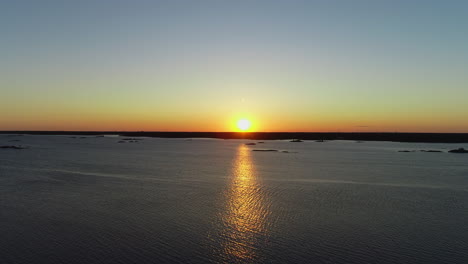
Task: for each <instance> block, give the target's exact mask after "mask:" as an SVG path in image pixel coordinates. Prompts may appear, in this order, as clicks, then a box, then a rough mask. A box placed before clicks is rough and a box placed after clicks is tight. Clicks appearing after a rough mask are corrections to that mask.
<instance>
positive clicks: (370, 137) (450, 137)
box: [0, 131, 468, 143]
mask: <svg viewBox="0 0 468 264" xmlns="http://www.w3.org/2000/svg"><path fill="white" fill-rule="evenodd" d="M0 134H24V135H84V136H99V135H120V136H125V137H159V138H218V139H253V140H285V139H302V140H355V141H393V142H419V143H468V133H390V132H388V133H377V132H370V133H364V132H244V133H243V132H119V131H0Z"/></svg>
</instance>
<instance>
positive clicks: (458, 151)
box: [449, 148, 468, 153]
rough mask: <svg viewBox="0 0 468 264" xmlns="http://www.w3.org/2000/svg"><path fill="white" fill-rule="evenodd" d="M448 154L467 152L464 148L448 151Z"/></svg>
mask: <svg viewBox="0 0 468 264" xmlns="http://www.w3.org/2000/svg"><path fill="white" fill-rule="evenodd" d="M449 152H450V153H468V150H466V149H464V148H458V149H452V150H449Z"/></svg>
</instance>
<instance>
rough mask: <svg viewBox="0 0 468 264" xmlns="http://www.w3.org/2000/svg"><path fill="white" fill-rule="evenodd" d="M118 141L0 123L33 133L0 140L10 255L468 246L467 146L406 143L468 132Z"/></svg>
mask: <svg viewBox="0 0 468 264" xmlns="http://www.w3.org/2000/svg"><path fill="white" fill-rule="evenodd" d="M11 140H20V141H19V142H10V141H11ZM118 141H120V139H119V138H113V137H84V138H80V136H78V137H77V138H70V137H69V136H22V137H12V136H8V135H0V145H12V144H15V145H18V144H21V145H25V146H29V147H30V148H29V149H24V150H12V149H0V235H1V237H2V239H1V240H0V263H466V260H467V259H468V249H467V248H468V227H467V225H466V224H465V223H466V222H468V210H467V209H468V192H467V191H468V155H459V154H458V155H457V154H449V153H446V152H444V153H423V152H411V153H399V152H398V150H403V149H405V150H413V149H414V150H420V149H436V150H443V151H447V150H449V149H453V148H458V147H465V148H468V145H467V144H421V143H391V142H364V143H356V142H351V141H332V142H324V143H318V142H303V143H291V142H287V141H266V142H265V143H264V144H257V145H256V146H246V145H245V144H244V143H247V142H251V141H247V140H246V141H242V140H217V139H193V140H185V139H158V138H145V139H143V140H141V141H140V142H138V143H118ZM260 148H263V149H278V150H280V151H281V150H285V151H289V152H290V153H283V152H254V151H252V149H260Z"/></svg>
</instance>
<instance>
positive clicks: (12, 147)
mask: <svg viewBox="0 0 468 264" xmlns="http://www.w3.org/2000/svg"><path fill="white" fill-rule="evenodd" d="M0 149H26V147H23V146H0Z"/></svg>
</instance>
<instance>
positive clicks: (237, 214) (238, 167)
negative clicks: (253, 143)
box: [222, 145, 268, 262]
mask: <svg viewBox="0 0 468 264" xmlns="http://www.w3.org/2000/svg"><path fill="white" fill-rule="evenodd" d="M264 201H265V199H264V197H263V194H262V190H261V186H260V185H259V183H258V179H257V175H256V173H255V168H254V164H253V162H252V157H251V151H250V149H249V148H248V147H246V146H244V145H241V146H240V147H239V149H238V151H237V156H236V159H235V161H234V163H233V173H232V179H231V182H230V185H229V190H228V191H227V205H226V208H225V212H224V214H223V216H222V220H223V224H224V232H223V233H222V239H223V242H224V243H223V245H222V246H223V255H224V257H225V259H226V260H229V261H236V260H237V261H242V262H248V261H249V260H254V259H256V258H257V257H258V256H257V254H256V253H257V252H256V249H257V248H258V243H259V242H260V241H259V238H261V237H262V236H264V234H265V232H266V230H265V229H266V226H265V217H266V215H267V213H268V208H267V207H266V206H265V202H264Z"/></svg>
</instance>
